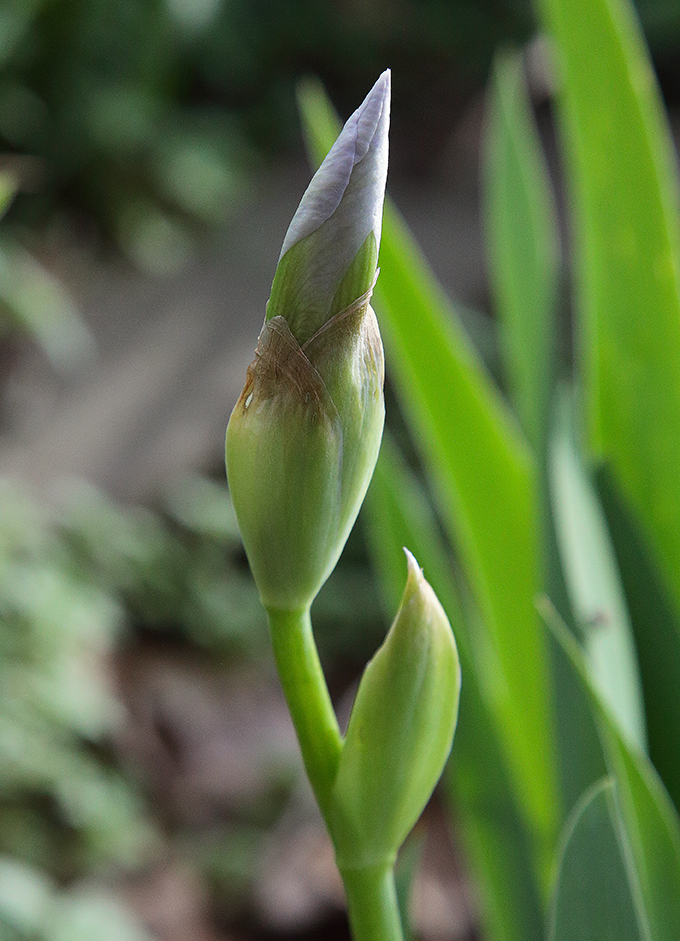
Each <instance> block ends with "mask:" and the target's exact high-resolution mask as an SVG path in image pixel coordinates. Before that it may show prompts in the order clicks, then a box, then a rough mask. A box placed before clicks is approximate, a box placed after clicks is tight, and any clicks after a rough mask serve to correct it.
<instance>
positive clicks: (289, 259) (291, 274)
mask: <svg viewBox="0 0 680 941" xmlns="http://www.w3.org/2000/svg"><path fill="white" fill-rule="evenodd" d="M334 224H335V219H334V218H333V217H332V216H331V218H329V219H327V220H326V222H324V223H323V225H322V226H320V227H319V228H318V229H317V230H316V231H314V232H312V233H310V235H307V236H305V238H302V239H300V241H299V242H296V243H295V245H293V246H292V248H289V249H288V251H287V252H286V254H285V255H284V256H283V258H282V259H281V260H280V261H279V264H278V265H277V268H276V273H275V274H274V281H273V282H272V290H271V295H270V297H269V301H268V302H267V320H271V319H272V318H273V317H278V316H281V317H285V319H286V321H287V323H288V326H289V327H290V330H291V333H292V334H293V336H294V337H295V338H296V340H297V341H298V343H299V344H300V345H301V346H302V345H303V344H304V343H305V342H306V341H307V340H309V339H310V337H312V336H313V335H314V334H315V333H316V332H317V331H318V330H320V329H321V328H322V327H323V325H324V324H325V323H327V322H328V321H329V320H330V319H331V318H332V317H334V316H335V315H336V314H338V313H340V312H341V311H343V310H345V309H346V308H347V307H349V306H350V305H351V304H353V303H354V302H355V301H356V300H357V299H358V298H361V297H366V298H367V299H368V297H369V296H370V294H371V291H372V290H373V285H374V284H375V279H376V267H377V264H378V244H377V242H376V239H375V235H374V233H373V232H369V234H368V236H367V238H366V240H365V241H364V243H363V245H362V246H361V248H360V249H359V251H358V252H357V254H356V256H355V257H354V260H353V261H352V262H351V264H350V265H349V267H348V269H347V270H346V272H345V273H344V274H343V276H342V278H341V279H340V280H339V281H337V280H335V279H334V276H333V274H332V273H331V271H329V270H328V267H329V266H330V265H331V264H332V261H333V259H332V258H330V257H329V256H328V254H325V255H324V253H323V252H322V251H321V247H323V246H324V245H325V243H326V242H327V240H328V236H327V234H326V231H325V227H326V226H329V227H331V226H333V225H334ZM338 238H342V233H341V232H339V233H338ZM326 262H327V263H328V264H326Z"/></svg>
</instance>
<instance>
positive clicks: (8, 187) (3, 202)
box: [0, 171, 18, 219]
mask: <svg viewBox="0 0 680 941" xmlns="http://www.w3.org/2000/svg"><path fill="white" fill-rule="evenodd" d="M17 187H18V180H17V178H16V176H15V175H14V174H13V173H8V172H7V171H3V172H1V173H0V219H1V218H2V217H3V216H4V215H5V213H6V212H7V210H8V209H9V207H10V205H11V204H12V200H13V199H14V197H15V195H16V192H17Z"/></svg>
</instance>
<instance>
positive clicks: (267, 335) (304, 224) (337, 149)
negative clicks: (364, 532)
mask: <svg viewBox="0 0 680 941" xmlns="http://www.w3.org/2000/svg"><path fill="white" fill-rule="evenodd" d="M389 96H390V77H389V72H385V73H384V74H383V75H382V76H381V77H380V79H378V81H377V83H376V84H375V86H374V87H373V89H372V90H371V92H370V93H369V95H368V96H367V98H366V100H365V101H364V103H363V104H362V105H361V107H360V108H359V109H358V110H357V111H356V112H355V113H354V114H353V115H352V117H351V118H350V119H349V120H348V121H347V123H346V125H345V126H344V128H343V130H342V132H341V134H340V136H339V137H338V139H337V141H336V142H335V144H334V145H333V148H332V149H331V151H330V152H329V154H328V156H327V157H326V159H325V160H324V162H323V163H322V165H321V167H320V168H319V170H318V171H317V173H316V175H315V176H314V178H313V179H312V182H311V183H310V185H309V187H308V188H307V191H306V192H305V194H304V196H303V198H302V201H301V202H300V205H299V207H298V209H297V212H296V213H295V215H294V217H293V220H292V222H291V224H290V227H289V229H288V232H287V234H286V237H285V239H284V242H283V247H282V249H281V255H280V258H279V264H278V267H277V269H276V274H275V276H274V282H273V284H272V292H271V297H270V299H269V303H268V304H267V315H266V320H265V324H264V327H263V329H262V333H261V334H260V338H259V341H258V345H257V350H256V352H255V359H254V360H253V362H252V363H251V365H250V366H249V367H248V373H247V378H246V384H245V387H244V389H243V392H242V393H241V396H240V398H239V400H238V402H237V403H236V406H235V407H234V410H233V412H232V415H231V418H230V420H229V426H228V429H227V444H226V457H227V476H228V479H229V487H230V491H231V495H232V499H233V502H234V507H235V509H236V514H237V517H238V521H239V526H240V529H241V535H242V537H243V543H244V546H245V549H246V554H247V556H248V560H249V563H250V567H251V570H252V572H253V576H254V578H255V582H256V584H257V587H258V590H259V592H260V597H261V599H262V603H263V604H264V606H265V607H266V608H268V609H277V610H280V611H301V610H304V609H306V608H308V607H309V605H310V604H311V603H312V601H313V599H314V598H315V597H316V594H317V593H318V591H319V589H320V588H321V586H322V585H323V583H324V582H325V581H326V579H327V578H328V576H329V575H330V573H331V572H332V570H333V568H334V567H335V564H336V562H337V560H338V557H339V555H340V553H341V552H342V549H343V547H344V544H345V542H346V540H347V537H348V535H349V532H350V530H351V528H352V525H353V524H354V521H355V519H356V516H357V513H358V512H359V508H360V506H361V503H362V501H363V499H364V496H365V493H366V489H367V487H368V484H369V482H370V479H371V476H372V474H373V470H374V468H375V462H376V460H377V457H378V451H379V448H380V440H381V437H382V430H383V424H384V401H383V382H384V358H383V349H382V342H381V339H380V333H379V330H378V324H377V320H376V317H375V314H374V312H373V310H372V308H371V306H370V303H369V301H370V297H371V292H372V290H373V286H374V283H375V280H376V277H377V258H378V248H379V244H380V230H381V220H382V207H383V200H384V192H385V181H386V176H387V133H388V126H389Z"/></svg>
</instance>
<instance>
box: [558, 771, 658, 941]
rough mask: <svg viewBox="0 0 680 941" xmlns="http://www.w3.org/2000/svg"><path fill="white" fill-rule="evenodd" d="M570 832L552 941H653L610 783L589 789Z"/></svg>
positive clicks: (561, 867) (562, 861) (562, 860)
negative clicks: (641, 903)
mask: <svg viewBox="0 0 680 941" xmlns="http://www.w3.org/2000/svg"><path fill="white" fill-rule="evenodd" d="M565 829H566V840H565V843H564V846H563V848H562V852H561V858H560V863H559V875H558V877H557V889H556V892H555V897H554V903H553V911H552V920H551V926H550V941H652V939H651V936H650V934H649V930H648V928H647V925H646V919H645V915H644V911H643V910H642V909H641V905H640V900H639V889H638V886H637V876H636V873H635V871H634V869H633V867H632V866H631V858H630V850H629V849H628V847H627V846H626V835H625V831H624V827H623V822H622V820H621V817H620V814H619V811H618V808H617V805H616V795H615V786H614V783H613V781H611V779H605V780H604V781H601V782H598V783H597V784H595V785H594V786H593V787H592V788H590V789H589V790H588V791H586V793H585V794H584V795H583V799H582V800H581V802H580V803H579V805H578V806H577V807H576V808H575V809H574V811H573V813H572V815H571V817H570V819H569V821H568V822H567V824H566V828H565Z"/></svg>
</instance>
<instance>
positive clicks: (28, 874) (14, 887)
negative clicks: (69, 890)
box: [0, 856, 54, 941]
mask: <svg viewBox="0 0 680 941" xmlns="http://www.w3.org/2000/svg"><path fill="white" fill-rule="evenodd" d="M53 891H54V886H53V885H52V883H51V880H50V879H49V878H48V877H47V876H46V875H45V874H44V873H41V872H38V870H37V869H33V868H32V867H31V866H27V865H26V864H25V863H22V862H20V861H19V860H16V859H12V858H11V857H9V856H0V937H2V938H3V941H4V938H5V934H4V932H5V927H4V926H5V925H6V926H7V930H8V931H12V930H15V931H16V932H17V935H16V937H22V938H35V937H36V935H37V933H38V929H39V927H40V925H41V923H42V921H43V918H44V916H45V913H46V910H47V908H48V906H49V904H50V901H51V895H52V893H53ZM10 937H13V935H10Z"/></svg>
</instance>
